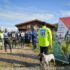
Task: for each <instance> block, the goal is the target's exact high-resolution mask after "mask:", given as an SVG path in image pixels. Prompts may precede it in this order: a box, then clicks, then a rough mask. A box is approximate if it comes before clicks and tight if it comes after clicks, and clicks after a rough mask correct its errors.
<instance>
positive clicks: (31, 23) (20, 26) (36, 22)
mask: <svg viewBox="0 0 70 70" xmlns="http://www.w3.org/2000/svg"><path fill="white" fill-rule="evenodd" d="M42 22H43V21H40V20H37V19H35V20H31V21H27V22H23V23H20V24H16V25H15V26H16V27H17V28H18V30H19V31H27V30H28V29H31V28H32V27H36V28H37V29H38V28H40V27H41V24H42ZM45 23H46V22H45ZM46 26H47V27H49V28H51V29H54V28H55V26H54V25H52V24H50V23H46Z"/></svg>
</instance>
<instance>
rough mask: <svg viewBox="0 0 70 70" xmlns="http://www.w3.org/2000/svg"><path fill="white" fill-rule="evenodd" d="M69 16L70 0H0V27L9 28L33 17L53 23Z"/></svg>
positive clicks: (13, 28) (12, 28)
mask: <svg viewBox="0 0 70 70" xmlns="http://www.w3.org/2000/svg"><path fill="white" fill-rule="evenodd" d="M69 16H70V0H0V27H1V28H7V29H9V30H16V27H15V25H16V24H19V23H23V22H26V21H30V20H34V19H38V20H41V21H45V22H48V23H51V24H54V23H58V21H59V18H62V17H69Z"/></svg>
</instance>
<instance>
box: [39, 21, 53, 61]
mask: <svg viewBox="0 0 70 70" xmlns="http://www.w3.org/2000/svg"><path fill="white" fill-rule="evenodd" d="M38 40H39V46H40V54H42V53H44V54H47V53H48V47H51V48H52V33H51V30H50V29H49V28H48V27H46V23H45V22H42V28H40V29H39V30H38ZM40 61H42V57H40Z"/></svg>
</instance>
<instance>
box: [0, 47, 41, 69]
mask: <svg viewBox="0 0 70 70" xmlns="http://www.w3.org/2000/svg"><path fill="white" fill-rule="evenodd" d="M7 51H8V53H5V52H4V50H0V70H1V69H2V70H3V68H5V69H4V70H6V69H7V70H22V69H23V70H31V69H32V70H39V67H40V64H39V60H38V57H37V54H36V53H34V52H33V51H32V49H31V48H29V47H25V48H18V49H13V52H12V53H9V49H8V50H7ZM9 68H10V69H9ZM17 68H18V69H17ZM19 68H20V69H19ZM36 68H38V69H36Z"/></svg>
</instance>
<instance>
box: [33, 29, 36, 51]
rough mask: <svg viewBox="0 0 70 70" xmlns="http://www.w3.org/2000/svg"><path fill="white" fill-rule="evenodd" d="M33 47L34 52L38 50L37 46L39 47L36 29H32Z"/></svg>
mask: <svg viewBox="0 0 70 70" xmlns="http://www.w3.org/2000/svg"><path fill="white" fill-rule="evenodd" d="M32 45H33V50H34V49H36V46H37V30H36V29H35V28H32Z"/></svg>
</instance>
